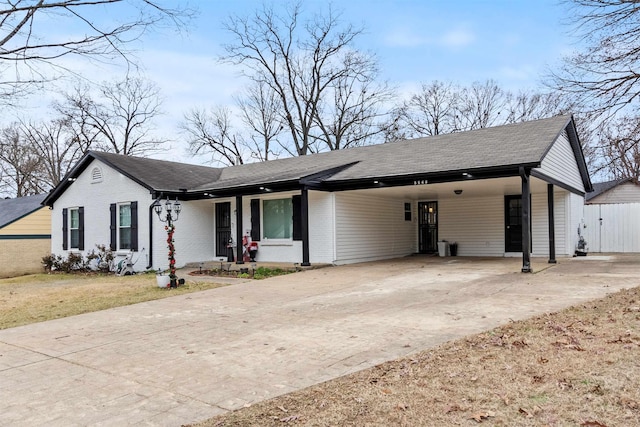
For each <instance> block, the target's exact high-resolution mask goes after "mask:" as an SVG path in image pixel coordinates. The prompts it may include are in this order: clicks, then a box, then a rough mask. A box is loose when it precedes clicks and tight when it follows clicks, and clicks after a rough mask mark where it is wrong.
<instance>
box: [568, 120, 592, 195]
mask: <svg viewBox="0 0 640 427" xmlns="http://www.w3.org/2000/svg"><path fill="white" fill-rule="evenodd" d="M567 135H569V143H570V144H571V148H573V154H574V156H575V158H576V163H577V164H578V170H579V171H580V175H581V176H582V183H583V185H584V189H585V191H586V192H587V193H588V192H590V191H593V185H592V184H591V177H590V176H589V169H588V167H587V160H586V159H585V158H584V151H583V150H582V144H581V143H580V138H579V137H578V131H577V129H576V123H575V120H574V118H573V115H572V116H571V126H569V127H567Z"/></svg>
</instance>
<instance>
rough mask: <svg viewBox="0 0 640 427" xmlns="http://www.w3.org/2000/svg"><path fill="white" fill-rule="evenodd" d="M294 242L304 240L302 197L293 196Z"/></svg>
mask: <svg viewBox="0 0 640 427" xmlns="http://www.w3.org/2000/svg"><path fill="white" fill-rule="evenodd" d="M291 201H292V203H293V240H302V196H293V198H292V200H291Z"/></svg>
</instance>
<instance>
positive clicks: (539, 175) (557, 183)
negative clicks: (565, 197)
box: [531, 169, 585, 196]
mask: <svg viewBox="0 0 640 427" xmlns="http://www.w3.org/2000/svg"><path fill="white" fill-rule="evenodd" d="M531 176H533V177H535V178H538V179H541V180H543V181H544V182H546V183H547V184H553V185H555V186H556V187H560V188H562V189H564V190H567V191H568V192H570V193H573V194H577V195H578V196H584V195H585V193H584V191H580V190H578V189H577V188H574V187H572V186H570V185H569V184H566V183H564V182H562V181H558V180H557V179H555V178H551V177H550V176H548V175H545V174H543V173H542V172H540V171H538V170H535V169H533V170H532V171H531Z"/></svg>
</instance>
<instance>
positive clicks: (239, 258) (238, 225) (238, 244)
mask: <svg viewBox="0 0 640 427" xmlns="http://www.w3.org/2000/svg"><path fill="white" fill-rule="evenodd" d="M242 236H243V234H242V196H236V264H244V257H243V253H242Z"/></svg>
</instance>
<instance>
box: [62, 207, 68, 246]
mask: <svg viewBox="0 0 640 427" xmlns="http://www.w3.org/2000/svg"><path fill="white" fill-rule="evenodd" d="M68 249H69V209H68V208H63V209H62V250H63V251H66V250H68Z"/></svg>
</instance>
